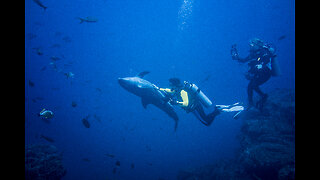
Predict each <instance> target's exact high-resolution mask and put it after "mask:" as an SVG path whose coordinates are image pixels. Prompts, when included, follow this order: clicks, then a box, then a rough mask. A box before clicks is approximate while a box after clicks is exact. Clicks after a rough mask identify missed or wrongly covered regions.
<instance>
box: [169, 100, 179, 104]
mask: <svg viewBox="0 0 320 180" xmlns="http://www.w3.org/2000/svg"><path fill="white" fill-rule="evenodd" d="M169 103H170V104H171V105H178V104H179V101H175V100H173V99H170V100H169Z"/></svg>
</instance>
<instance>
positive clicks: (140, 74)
mask: <svg viewBox="0 0 320 180" xmlns="http://www.w3.org/2000/svg"><path fill="white" fill-rule="evenodd" d="M149 73H150V72H149V71H143V72H141V73H139V74H138V75H137V76H138V77H140V78H143V77H144V76H145V75H146V74H149Z"/></svg>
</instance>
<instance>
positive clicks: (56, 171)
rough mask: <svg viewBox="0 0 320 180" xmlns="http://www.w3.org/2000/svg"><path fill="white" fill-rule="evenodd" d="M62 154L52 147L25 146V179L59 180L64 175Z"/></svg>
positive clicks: (43, 145) (41, 145) (39, 145)
mask: <svg viewBox="0 0 320 180" xmlns="http://www.w3.org/2000/svg"><path fill="white" fill-rule="evenodd" d="M66 172H67V171H66V169H65V168H64V167H63V165H62V154H61V153H59V152H58V150H57V148H56V147H55V146H53V145H47V144H32V145H26V146H25V179H30V180H31V179H32V180H59V179H61V178H62V177H63V176H65V174H66Z"/></svg>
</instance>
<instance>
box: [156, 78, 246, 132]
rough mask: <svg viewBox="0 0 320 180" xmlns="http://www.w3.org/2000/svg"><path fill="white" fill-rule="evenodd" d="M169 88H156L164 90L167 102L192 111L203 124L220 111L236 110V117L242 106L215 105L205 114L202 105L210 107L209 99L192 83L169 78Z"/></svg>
mask: <svg viewBox="0 0 320 180" xmlns="http://www.w3.org/2000/svg"><path fill="white" fill-rule="evenodd" d="M169 82H170V85H169V86H170V88H158V89H159V90H161V91H164V92H166V94H168V97H169V103H170V104H172V105H178V106H180V107H181V108H183V109H184V110H185V111H186V112H187V113H189V112H192V113H193V114H194V115H195V116H196V117H197V118H198V119H199V120H200V121H201V122H202V123H203V124H204V125H206V126H210V125H211V123H212V122H213V120H214V119H215V117H216V116H217V115H219V114H220V113H221V112H236V114H235V115H234V118H237V117H238V115H239V114H240V112H241V111H242V110H244V108H243V106H240V105H239V103H235V104H233V105H216V106H215V109H214V111H213V112H211V113H209V114H206V113H205V111H204V109H203V106H202V105H204V106H205V107H207V108H208V107H210V106H211V105H212V102H211V101H210V99H209V98H208V97H207V96H206V95H205V94H204V93H203V92H202V91H201V90H200V89H199V88H198V87H197V86H196V85H195V84H193V83H190V82H187V81H184V82H183V83H181V81H180V79H178V78H170V79H169Z"/></svg>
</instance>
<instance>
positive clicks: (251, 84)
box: [247, 79, 255, 107]
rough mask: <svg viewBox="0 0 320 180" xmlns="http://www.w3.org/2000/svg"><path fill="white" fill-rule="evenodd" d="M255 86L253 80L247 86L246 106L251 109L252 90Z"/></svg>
mask: <svg viewBox="0 0 320 180" xmlns="http://www.w3.org/2000/svg"><path fill="white" fill-rule="evenodd" d="M254 86H255V81H254V79H252V80H251V81H250V82H249V84H248V88H247V93H248V106H249V107H251V106H253V89H254Z"/></svg>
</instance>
